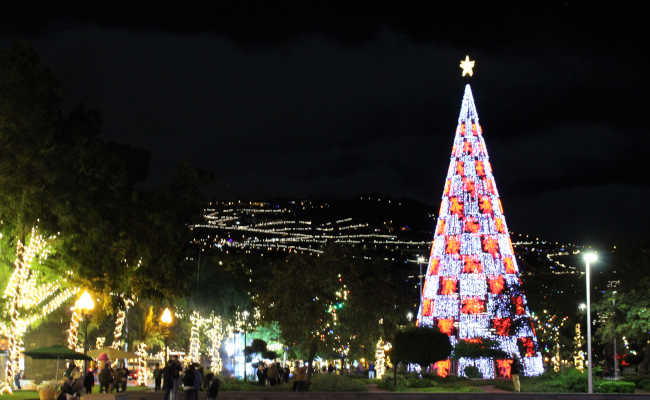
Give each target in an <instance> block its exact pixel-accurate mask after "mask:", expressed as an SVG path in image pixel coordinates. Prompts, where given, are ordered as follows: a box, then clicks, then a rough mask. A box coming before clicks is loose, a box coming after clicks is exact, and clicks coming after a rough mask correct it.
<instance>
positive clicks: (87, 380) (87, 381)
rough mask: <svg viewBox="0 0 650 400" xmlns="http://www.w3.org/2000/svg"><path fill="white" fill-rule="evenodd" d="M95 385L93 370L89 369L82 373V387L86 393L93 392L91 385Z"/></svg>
mask: <svg viewBox="0 0 650 400" xmlns="http://www.w3.org/2000/svg"><path fill="white" fill-rule="evenodd" d="M94 385H95V374H93V370H92V369H89V370H88V371H86V375H84V388H85V389H86V394H91V393H92V392H93V386H94Z"/></svg>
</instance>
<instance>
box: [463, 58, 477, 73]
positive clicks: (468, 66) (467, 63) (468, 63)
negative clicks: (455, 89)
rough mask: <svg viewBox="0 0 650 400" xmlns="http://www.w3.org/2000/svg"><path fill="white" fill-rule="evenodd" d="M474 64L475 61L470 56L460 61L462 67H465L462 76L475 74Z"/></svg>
mask: <svg viewBox="0 0 650 400" xmlns="http://www.w3.org/2000/svg"><path fill="white" fill-rule="evenodd" d="M474 64H475V61H472V60H470V59H469V56H465V59H464V60H461V61H460V67H461V68H462V69H463V74H462V75H461V76H465V75H469V76H474V70H473V69H474Z"/></svg>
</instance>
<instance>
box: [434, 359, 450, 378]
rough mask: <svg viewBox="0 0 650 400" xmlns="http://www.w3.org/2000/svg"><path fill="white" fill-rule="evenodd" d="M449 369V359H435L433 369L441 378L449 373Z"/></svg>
mask: <svg viewBox="0 0 650 400" xmlns="http://www.w3.org/2000/svg"><path fill="white" fill-rule="evenodd" d="M450 369H451V360H449V359H447V360H443V361H437V362H435V363H434V364H433V370H434V371H436V374H437V375H438V376H439V377H441V378H446V377H447V375H449V370H450Z"/></svg>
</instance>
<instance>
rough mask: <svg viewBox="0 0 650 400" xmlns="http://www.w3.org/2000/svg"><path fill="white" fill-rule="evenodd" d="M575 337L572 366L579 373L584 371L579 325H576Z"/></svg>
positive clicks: (583, 355) (583, 354)
mask: <svg viewBox="0 0 650 400" xmlns="http://www.w3.org/2000/svg"><path fill="white" fill-rule="evenodd" d="M575 332H576V335H575V336H574V337H573V366H574V367H575V368H576V369H577V370H578V371H580V372H584V371H585V353H584V352H583V351H582V339H583V338H582V333H581V332H580V324H576V329H575Z"/></svg>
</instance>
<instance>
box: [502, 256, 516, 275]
mask: <svg viewBox="0 0 650 400" xmlns="http://www.w3.org/2000/svg"><path fill="white" fill-rule="evenodd" d="M503 266H504V267H505V269H506V274H516V273H517V269H516V268H515V263H514V262H513V261H512V257H505V258H504V259H503Z"/></svg>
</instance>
